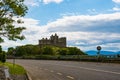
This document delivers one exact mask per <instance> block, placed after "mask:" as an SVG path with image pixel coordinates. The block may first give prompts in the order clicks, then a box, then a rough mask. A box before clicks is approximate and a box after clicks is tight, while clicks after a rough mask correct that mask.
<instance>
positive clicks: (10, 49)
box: [7, 47, 14, 55]
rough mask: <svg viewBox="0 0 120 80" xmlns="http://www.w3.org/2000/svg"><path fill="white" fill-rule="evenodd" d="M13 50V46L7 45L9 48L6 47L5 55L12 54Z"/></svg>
mask: <svg viewBox="0 0 120 80" xmlns="http://www.w3.org/2000/svg"><path fill="white" fill-rule="evenodd" d="M13 51H14V48H13V47H9V48H8V52H7V55H12V54H13Z"/></svg>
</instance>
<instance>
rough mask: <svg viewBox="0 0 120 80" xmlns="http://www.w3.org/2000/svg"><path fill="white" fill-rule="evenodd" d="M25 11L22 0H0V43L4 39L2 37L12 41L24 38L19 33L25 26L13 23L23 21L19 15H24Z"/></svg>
mask: <svg viewBox="0 0 120 80" xmlns="http://www.w3.org/2000/svg"><path fill="white" fill-rule="evenodd" d="M26 12H27V6H25V5H24V0H0V43H1V42H3V41H4V39H3V37H6V38H8V39H9V40H14V41H15V40H17V39H20V40H23V39H24V38H25V37H24V35H22V34H21V32H22V31H23V30H24V29H25V27H20V26H17V25H16V26H15V24H21V23H23V21H22V20H20V17H23V16H25V14H26Z"/></svg>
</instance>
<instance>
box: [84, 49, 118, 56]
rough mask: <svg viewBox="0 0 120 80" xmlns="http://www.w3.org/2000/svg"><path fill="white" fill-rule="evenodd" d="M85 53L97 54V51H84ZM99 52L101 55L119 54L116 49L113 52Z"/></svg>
mask: <svg viewBox="0 0 120 80" xmlns="http://www.w3.org/2000/svg"><path fill="white" fill-rule="evenodd" d="M86 53H87V54H88V55H97V51H94V50H90V51H86ZM100 54H102V55H116V54H120V51H118V52H113V51H101V52H100Z"/></svg>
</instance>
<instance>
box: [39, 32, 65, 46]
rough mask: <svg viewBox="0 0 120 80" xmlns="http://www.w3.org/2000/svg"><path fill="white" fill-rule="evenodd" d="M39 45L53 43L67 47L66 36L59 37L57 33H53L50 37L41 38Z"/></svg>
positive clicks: (53, 44)
mask: <svg viewBox="0 0 120 80" xmlns="http://www.w3.org/2000/svg"><path fill="white" fill-rule="evenodd" d="M39 45H40V46H45V45H52V46H58V47H66V37H62V38H59V37H58V36H57V34H55V35H54V36H53V35H52V36H51V37H50V39H47V38H46V39H44V38H43V39H41V40H39Z"/></svg>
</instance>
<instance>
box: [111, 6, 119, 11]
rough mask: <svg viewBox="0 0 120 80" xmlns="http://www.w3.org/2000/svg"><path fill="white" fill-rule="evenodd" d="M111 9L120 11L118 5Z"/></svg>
mask: <svg viewBox="0 0 120 80" xmlns="http://www.w3.org/2000/svg"><path fill="white" fill-rule="evenodd" d="M112 10H113V11H120V8H119V7H114V8H113V9H112Z"/></svg>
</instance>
